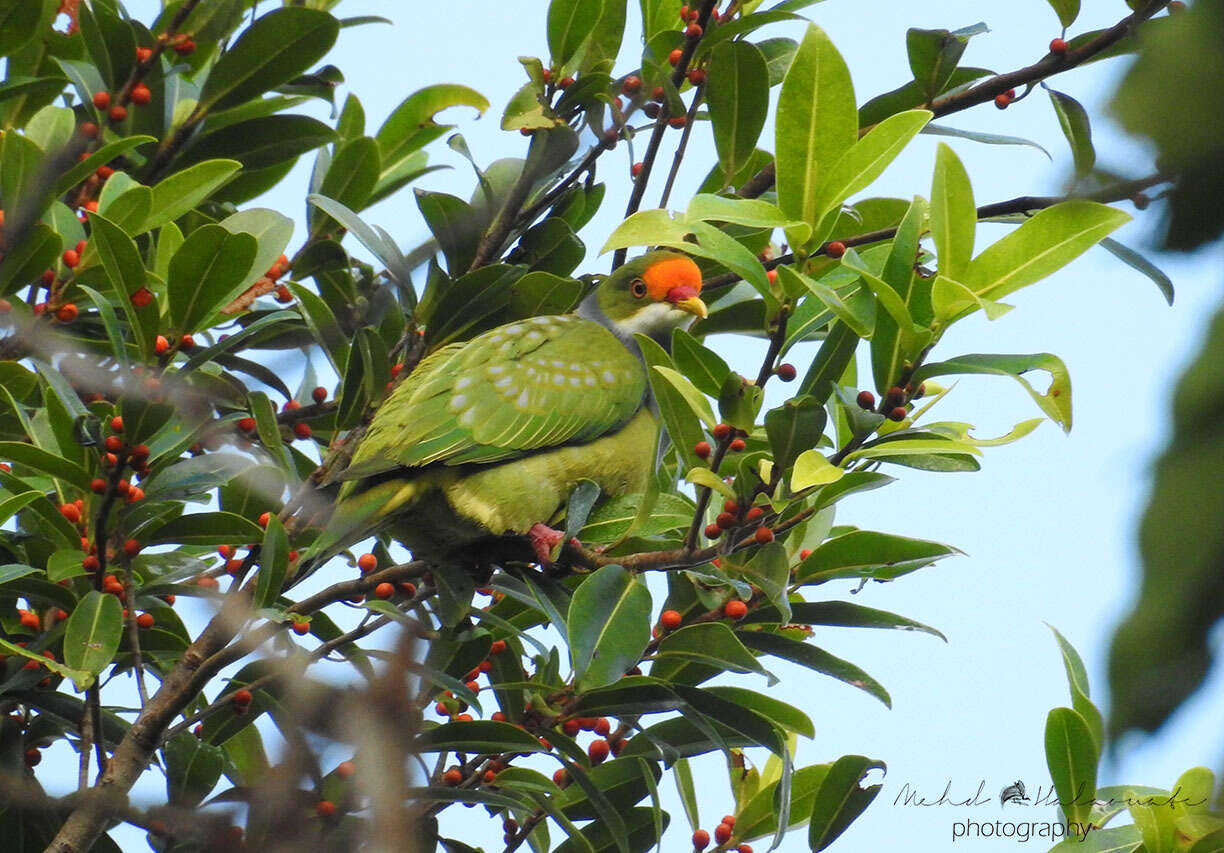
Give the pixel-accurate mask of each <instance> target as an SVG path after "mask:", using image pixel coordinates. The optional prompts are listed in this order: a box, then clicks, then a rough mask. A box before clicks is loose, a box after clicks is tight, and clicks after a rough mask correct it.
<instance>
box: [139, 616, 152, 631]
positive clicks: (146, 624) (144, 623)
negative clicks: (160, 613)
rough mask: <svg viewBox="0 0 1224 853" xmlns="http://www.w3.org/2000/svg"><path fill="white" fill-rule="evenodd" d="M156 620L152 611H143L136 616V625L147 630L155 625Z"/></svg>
mask: <svg viewBox="0 0 1224 853" xmlns="http://www.w3.org/2000/svg"><path fill="white" fill-rule="evenodd" d="M155 621H156V620H155V619H154V618H153V614H152V613H141V614H140V615H139V616H137V617H136V626H137V627H139V628H144V629H146V630H147V629H149V628H152V627H153V623H154V622H155Z"/></svg>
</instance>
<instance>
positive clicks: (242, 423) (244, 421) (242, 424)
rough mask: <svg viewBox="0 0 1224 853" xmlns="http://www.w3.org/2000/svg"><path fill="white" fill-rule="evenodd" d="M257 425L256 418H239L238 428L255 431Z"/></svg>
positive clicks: (244, 430)
mask: <svg viewBox="0 0 1224 853" xmlns="http://www.w3.org/2000/svg"><path fill="white" fill-rule="evenodd" d="M255 427H256V424H255V419H254V418H239V419H238V429H240V430H242V431H243V432H255Z"/></svg>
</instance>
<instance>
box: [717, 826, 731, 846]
mask: <svg viewBox="0 0 1224 853" xmlns="http://www.w3.org/2000/svg"><path fill="white" fill-rule="evenodd" d="M714 840H715V841H717V842H718V843H719V844H726V843H727V842H728V841H730V840H731V827H730V826H729V825H728V824H725V823H720V824H719V825H718V826H716V827H714Z"/></svg>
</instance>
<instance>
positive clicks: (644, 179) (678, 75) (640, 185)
mask: <svg viewBox="0 0 1224 853" xmlns="http://www.w3.org/2000/svg"><path fill="white" fill-rule="evenodd" d="M717 3H718V0H703V2H702V4H701V11H700V12H699V13H698V15H697V25H698V26H700V27H701V33H702V34H701V36H699V37H697V38H695V39H686V40H685V42H684V48H683V53H681V55H680V61H679V62H677V63H676V70H675V71H673V72H672V77H671V79H672V84H673V85H674V86H676V87H677V88H679V86H680V85H681V84H682V83H683V82H684V75H685V73H686V72H687V71H688V64H689V62H691V61H692V59H693V54H694V53H696V52H697V45H699V44H700V43H701V39H702V38H703V37H704V36H705V31H706V29H707V28H708V27H709V24H710V14H711V13H712V12H713V11H714V7H715V6H716V5H717ZM667 116H668V111H667V109H666V108H663V109H660V110H659V116H658V118H657V119H656V120H655V125H654V130H652V131H651V133H650V141H649V142H648V143H647V144H646V154H645V155H644V156H643V157H642V161H641V162H642V170H641V172H639V173H638V176H637V177H636V178H634V181H633V191H632V192H631V193H630V194H629V204H628V205H626V207H625V218H626V219H628V218H629V217H630V216H632V215H633V214H635V213H637V211H638V208H640V207H641V206H642V199H643V197H645V195H646V185H647V184H648V183H649V182H650V172H651V170H652V169H653V168H654V161H655V159H656V158H657V157H658V156H659V145H660V144H661V143H662V141H663V134H664V133H665V132H666V131H667ZM627 254H628V249H617V250H616V252H615V254H613V255H612V269H613V270H615V269H616V268H617V267H619V266H620V265H621V264H623V263H624V262H625V258H626V256H627Z"/></svg>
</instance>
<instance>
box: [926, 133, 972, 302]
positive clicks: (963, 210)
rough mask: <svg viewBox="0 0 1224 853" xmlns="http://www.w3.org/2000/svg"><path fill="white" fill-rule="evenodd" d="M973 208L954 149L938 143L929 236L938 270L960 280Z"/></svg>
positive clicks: (969, 248) (966, 258)
mask: <svg viewBox="0 0 1224 853" xmlns="http://www.w3.org/2000/svg"><path fill="white" fill-rule="evenodd" d="M976 231H977V207H976V206H975V205H974V201H973V187H972V186H971V185H970V183H969V174H968V172H966V171H965V167H964V164H962V163H961V161H960V158H959V157H957V156H956V152H955V151H953V150H952V149H951V148H950V147H949V146H947V145H945V144H944V143H942V142H941V143H939V147H938V149H937V151H936V154H935V174H934V177H933V178H932V179H931V237H932V239H933V240H934V241H935V254H936V255H937V256H938V258H939V271H940V272H941V273H943V274H944V275H946V276H947V277H948V278H952V279H960V277H961V276H962V275H964V271H965V269H966V267H968V266H969V261H970V259H971V258H972V257H973V241H974V235H975V232H976Z"/></svg>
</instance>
